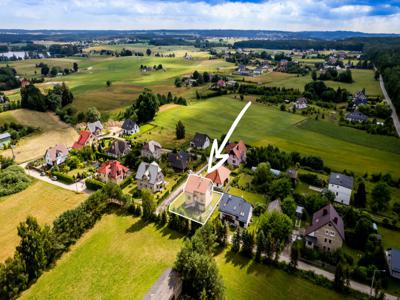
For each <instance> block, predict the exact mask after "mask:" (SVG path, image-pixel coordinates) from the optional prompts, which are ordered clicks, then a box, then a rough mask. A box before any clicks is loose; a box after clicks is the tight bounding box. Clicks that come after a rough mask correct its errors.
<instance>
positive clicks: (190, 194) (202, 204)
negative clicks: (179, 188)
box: [184, 174, 213, 212]
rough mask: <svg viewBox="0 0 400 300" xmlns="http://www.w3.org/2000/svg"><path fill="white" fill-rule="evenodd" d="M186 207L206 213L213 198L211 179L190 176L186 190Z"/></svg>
mask: <svg viewBox="0 0 400 300" xmlns="http://www.w3.org/2000/svg"><path fill="white" fill-rule="evenodd" d="M184 193H185V206H186V207H190V208H194V209H197V210H199V211H201V212H204V211H205V210H206V208H207V207H208V206H209V205H210V203H211V201H212V197H213V183H212V181H211V180H210V179H208V178H205V177H202V176H198V175H195V174H191V175H189V178H188V180H187V182H186V185H185V188H184Z"/></svg>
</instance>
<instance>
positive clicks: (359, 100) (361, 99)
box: [353, 91, 368, 108]
mask: <svg viewBox="0 0 400 300" xmlns="http://www.w3.org/2000/svg"><path fill="white" fill-rule="evenodd" d="M364 104H368V98H367V97H366V96H365V95H364V93H363V92H362V91H358V92H356V93H355V94H354V96H353V108H357V107H358V106H360V105H364Z"/></svg>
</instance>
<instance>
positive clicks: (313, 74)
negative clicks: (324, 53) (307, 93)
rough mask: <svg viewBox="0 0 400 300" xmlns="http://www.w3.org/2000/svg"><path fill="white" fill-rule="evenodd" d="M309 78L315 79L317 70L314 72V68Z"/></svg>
mask: <svg viewBox="0 0 400 300" xmlns="http://www.w3.org/2000/svg"><path fill="white" fill-rule="evenodd" d="M311 78H312V80H314V81H316V80H317V72H316V71H315V70H313V71H312V72H311Z"/></svg>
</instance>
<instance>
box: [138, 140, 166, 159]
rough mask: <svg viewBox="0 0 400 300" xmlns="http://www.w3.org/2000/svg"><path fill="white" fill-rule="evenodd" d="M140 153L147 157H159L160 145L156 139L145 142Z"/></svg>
mask: <svg viewBox="0 0 400 300" xmlns="http://www.w3.org/2000/svg"><path fill="white" fill-rule="evenodd" d="M140 153H141V155H142V157H146V158H147V159H160V157H161V145H160V143H158V142H156V141H149V142H146V143H144V145H143V148H142V150H141V152H140Z"/></svg>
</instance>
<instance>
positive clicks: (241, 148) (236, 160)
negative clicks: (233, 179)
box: [225, 140, 247, 167]
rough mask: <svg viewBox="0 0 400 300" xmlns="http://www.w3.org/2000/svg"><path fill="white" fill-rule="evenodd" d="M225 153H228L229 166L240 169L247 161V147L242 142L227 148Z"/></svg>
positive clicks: (229, 145)
mask: <svg viewBox="0 0 400 300" xmlns="http://www.w3.org/2000/svg"><path fill="white" fill-rule="evenodd" d="M225 152H226V153H228V155H229V158H228V164H230V165H231V166H233V167H238V166H239V165H240V164H241V163H242V162H245V161H246V152H247V147H246V145H245V144H244V142H243V141H242V140H241V141H239V143H237V144H236V143H230V144H228V146H226V147H225Z"/></svg>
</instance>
